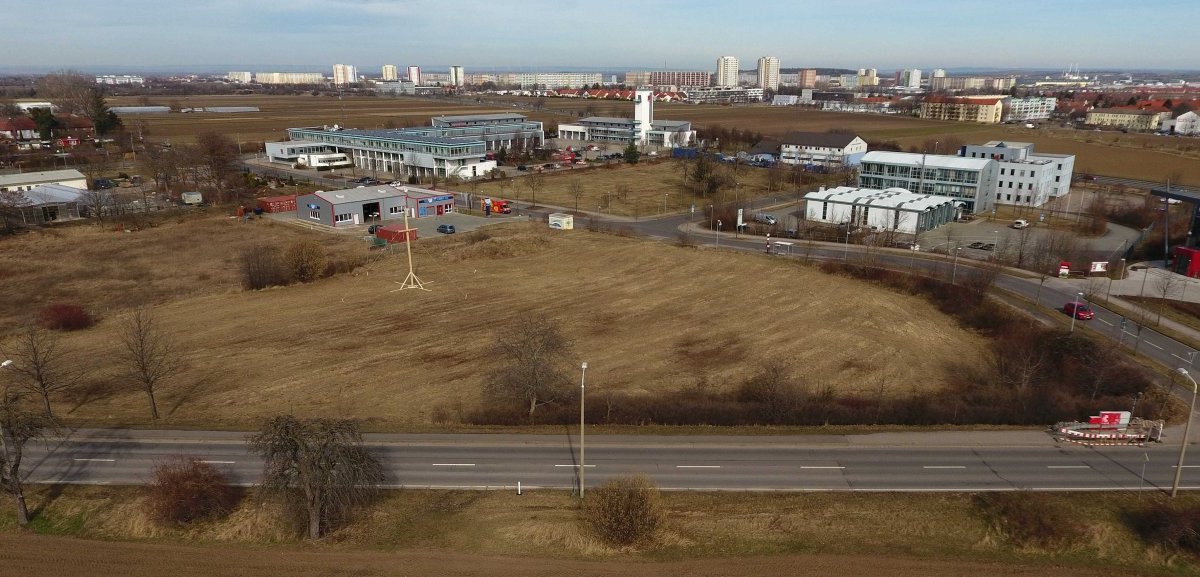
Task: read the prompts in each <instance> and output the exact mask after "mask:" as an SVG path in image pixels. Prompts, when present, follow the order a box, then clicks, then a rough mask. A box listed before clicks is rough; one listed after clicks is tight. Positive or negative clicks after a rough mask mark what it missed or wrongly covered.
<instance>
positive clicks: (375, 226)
mask: <svg viewBox="0 0 1200 577" xmlns="http://www.w3.org/2000/svg"><path fill="white" fill-rule="evenodd" d="M381 226H383V225H382V224H373V225H371V226H368V227H367V234H372V235H373V234H375V231H377V230H379V227H381Z"/></svg>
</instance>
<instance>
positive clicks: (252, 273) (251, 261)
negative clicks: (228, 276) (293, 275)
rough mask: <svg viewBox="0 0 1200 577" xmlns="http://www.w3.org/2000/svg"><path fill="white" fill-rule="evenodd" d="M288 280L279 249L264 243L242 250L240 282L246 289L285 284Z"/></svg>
mask: <svg viewBox="0 0 1200 577" xmlns="http://www.w3.org/2000/svg"><path fill="white" fill-rule="evenodd" d="M289 280H290V278H289V275H288V271H287V268H286V267H285V266H284V263H283V259H282V258H281V257H280V254H279V249H277V248H275V247H273V246H270V245H265V244H264V245H257V246H252V247H250V248H247V249H246V250H245V251H243V252H242V284H243V285H244V286H245V287H246V289H247V290H260V289H265V288H267V287H271V286H278V285H285V284H287V283H288V281H289Z"/></svg>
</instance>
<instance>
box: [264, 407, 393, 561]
mask: <svg viewBox="0 0 1200 577" xmlns="http://www.w3.org/2000/svg"><path fill="white" fill-rule="evenodd" d="M250 445H251V447H253V449H254V451H255V452H257V453H258V454H259V455H261V456H262V458H263V487H264V488H266V489H267V490H270V491H277V492H281V493H283V494H285V495H297V494H298V495H299V496H303V498H304V503H303V506H304V509H305V511H306V512H307V514H308V537H309V539H320V538H321V537H322V536H324V535H325V533H326V532H327V531H328V530H329V528H330V527H331V526H333V525H335V524H336V523H337V522H338V521H340V520H342V519H344V517H345V516H346V515H347V514H348V513H349V512H350V510H351V509H352V508H353V507H354V506H355V505H358V504H361V503H363V502H365V501H367V500H368V499H369V498H370V497H371V495H372V494H373V493H374V490H375V489H376V488H377V487H378V485H379V483H381V482H382V481H383V480H384V478H385V475H384V471H383V465H381V464H380V463H379V460H378V459H376V458H375V457H374V456H373V455H372V454H371V453H370V451H368V450H367V449H366V447H364V446H363V442H362V434H361V433H360V432H359V430H358V424H357V423H355V422H354V421H351V420H345V419H308V420H301V419H298V418H296V417H294V416H291V415H285V416H279V417H275V418H273V419H271V420H270V421H268V422H267V423H266V425H264V426H263V428H262V430H260V431H259V432H258V433H257V434H255V435H254V436H252V437H251V438H250Z"/></svg>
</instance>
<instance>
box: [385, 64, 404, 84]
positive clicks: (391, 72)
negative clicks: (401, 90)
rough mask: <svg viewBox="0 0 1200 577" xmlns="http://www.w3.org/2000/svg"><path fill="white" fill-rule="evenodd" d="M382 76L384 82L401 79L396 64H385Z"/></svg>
mask: <svg viewBox="0 0 1200 577" xmlns="http://www.w3.org/2000/svg"><path fill="white" fill-rule="evenodd" d="M381 78H382V79H383V81H384V82H396V81H397V80H400V71H399V70H397V69H396V65H395V64H384V65H383V75H382V76H381Z"/></svg>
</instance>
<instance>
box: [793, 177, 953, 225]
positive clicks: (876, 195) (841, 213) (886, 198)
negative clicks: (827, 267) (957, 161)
mask: <svg viewBox="0 0 1200 577" xmlns="http://www.w3.org/2000/svg"><path fill="white" fill-rule="evenodd" d="M956 204H957V202H956V201H955V199H953V198H949V197H945V196H936V195H929V194H916V193H913V192H910V191H908V190H905V189H903V188H889V189H886V190H878V189H872V188H858V187H853V186H839V187H837V188H832V189H829V190H825V187H821V190H819V191H817V192H810V193H808V194H806V195H804V218H805V220H808V221H812V222H823V223H828V224H849V225H851V226H854V227H870V228H875V229H877V230H883V231H895V232H901V233H905V234H913V235H915V234H920V233H922V232H925V231H928V230H933V229H935V228H937V227H939V226H941V225H943V224H946V223H948V222H954V220H955V218H956V217H957V206H956Z"/></svg>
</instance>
